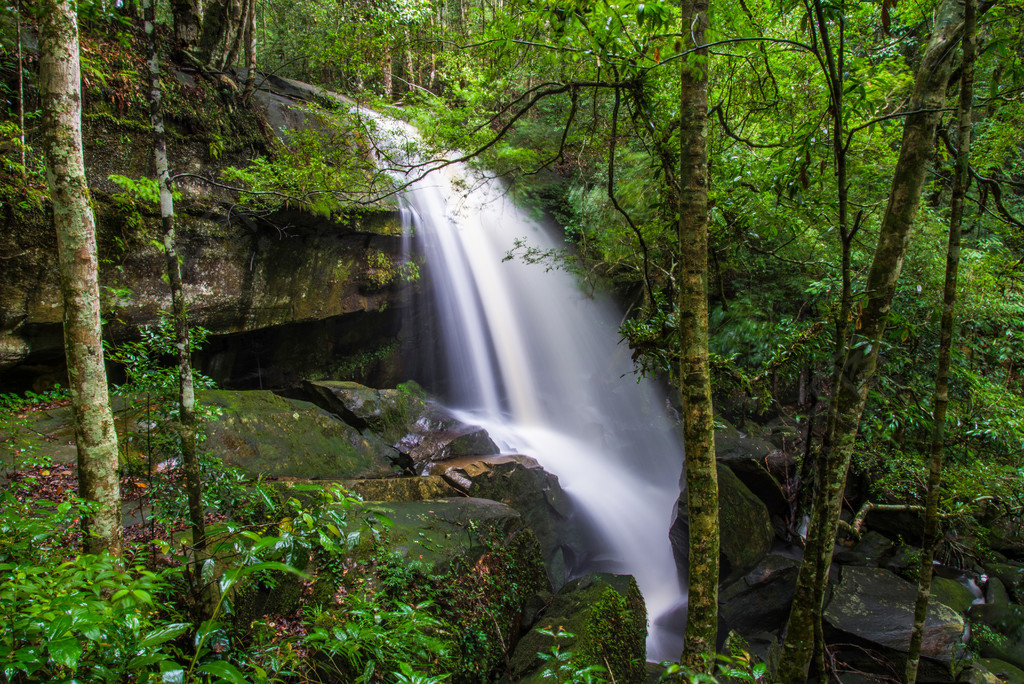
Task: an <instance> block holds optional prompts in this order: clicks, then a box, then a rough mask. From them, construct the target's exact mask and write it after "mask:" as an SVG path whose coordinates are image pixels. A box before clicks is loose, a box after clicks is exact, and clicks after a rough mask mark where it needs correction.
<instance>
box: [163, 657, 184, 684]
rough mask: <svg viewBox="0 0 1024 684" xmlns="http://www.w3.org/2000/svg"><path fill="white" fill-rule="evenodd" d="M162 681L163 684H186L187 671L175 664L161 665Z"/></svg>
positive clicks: (165, 663) (164, 663) (166, 663)
mask: <svg viewBox="0 0 1024 684" xmlns="http://www.w3.org/2000/svg"><path fill="white" fill-rule="evenodd" d="M160 679H161V681H162V682H163V684H185V670H184V668H182V667H181V666H180V665H178V664H177V663H174V662H163V663H160Z"/></svg>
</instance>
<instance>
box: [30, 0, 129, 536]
mask: <svg viewBox="0 0 1024 684" xmlns="http://www.w3.org/2000/svg"><path fill="white" fill-rule="evenodd" d="M39 10H40V12H39V18H40V19H39V91H40V95H41V96H42V105H43V122H42V123H43V154H44V155H45V158H46V178H47V182H48V184H49V187H50V198H51V201H52V202H53V223H54V228H55V229H56V232H57V250H58V258H59V262H60V280H61V295H62V297H63V301H64V353H65V355H66V357H67V364H68V380H69V386H70V390H71V407H72V411H73V413H74V418H75V438H76V440H77V443H78V494H79V496H80V497H82V498H83V499H85V500H86V501H90V502H93V503H95V504H97V506H98V507H97V508H96V510H95V512H94V513H90V514H88V515H84V516H83V517H82V529H83V531H84V532H85V550H86V552H88V553H99V552H101V551H104V550H106V551H109V552H110V553H112V554H114V555H118V556H119V555H120V554H121V493H120V485H119V482H118V474H117V466H118V453H117V434H116V433H115V432H114V419H113V416H112V415H111V413H110V402H109V399H108V395H107V373H106V369H105V368H104V366H103V343H102V330H101V327H100V292H99V279H98V275H97V261H96V224H95V221H94V218H93V213H92V207H91V206H90V203H89V188H88V185H87V184H86V179H85V163H84V159H83V155H82V109H81V104H82V94H81V74H80V70H79V63H78V24H77V18H76V15H75V10H74V7H73V5H72V4H71V3H70V2H69V0H41V4H40V6H39Z"/></svg>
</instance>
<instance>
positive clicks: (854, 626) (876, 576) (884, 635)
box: [824, 566, 964, 662]
mask: <svg viewBox="0 0 1024 684" xmlns="http://www.w3.org/2000/svg"><path fill="white" fill-rule="evenodd" d="M839 576H840V580H839V584H838V585H837V586H836V587H835V590H834V591H833V593H832V600H831V601H829V603H828V606H827V607H826V608H825V613H824V619H825V621H826V622H827V623H828V624H829V625H831V626H832V627H833V628H834V629H835V630H837V631H839V632H842V633H845V634H849V635H852V636H854V637H857V638H860V639H863V640H865V641H867V642H870V643H872V644H876V645H878V646H881V647H883V648H885V649H889V650H892V651H897V652H902V653H904V654H905V653H906V652H907V648H908V646H909V644H910V632H911V628H912V627H913V608H914V600H915V598H916V596H917V587H916V585H913V584H911V583H910V582H907V581H906V580H903V579H900V578H899V577H897V576H896V575H895V574H893V573H892V572H890V571H888V570H884V569H882V568H866V567H858V566H845V567H843V568H841V570H840V575H839ZM963 633H964V619H963V617H961V616H960V615H959V614H958V613H957V612H956V611H954V610H953V609H951V608H949V607H948V606H945V605H943V604H941V603H938V602H929V606H928V616H927V619H926V621H925V631H924V642H923V644H922V646H921V653H922V655H923V656H925V657H927V658H932V659H935V660H940V661H943V662H948V661H950V660H951V659H952V655H953V649H954V647H955V646H956V645H957V644H959V643H960V641H961V638H962V637H963Z"/></svg>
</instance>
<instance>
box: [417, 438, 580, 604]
mask: <svg viewBox="0 0 1024 684" xmlns="http://www.w3.org/2000/svg"><path fill="white" fill-rule="evenodd" d="M424 472H425V473H430V474H431V475H439V476H440V477H442V478H443V479H444V480H445V481H447V482H448V483H450V484H451V485H452V486H453V487H455V488H457V489H458V490H459V491H461V492H462V493H464V494H467V495H469V496H475V497H480V498H483V499H492V500H494V501H500V502H502V503H504V504H507V505H509V506H511V507H512V508H514V509H515V510H517V511H519V513H520V514H521V515H522V516H523V520H524V521H525V522H526V524H527V525H528V526H529V528H530V529H531V530H533V533H534V534H535V535H536V536H537V541H538V542H540V547H541V552H542V553H543V554H544V567H545V568H546V569H547V573H548V578H549V579H550V580H551V583H552V585H553V586H554V587H555V589H558V588H560V587H561V586H562V585H563V584H565V583H566V581H567V580H568V579H569V576H570V574H571V573H572V570H573V568H574V565H575V562H576V561H577V560H579V559H580V557H581V555H582V536H583V530H582V529H581V527H580V523H579V520H578V519H577V518H576V516H575V509H574V506H573V502H572V500H571V499H570V498H569V496H568V495H567V494H566V493H565V492H564V491H563V490H562V487H561V485H560V484H559V483H558V478H557V477H556V476H555V475H552V474H551V473H549V472H547V471H546V470H544V469H543V468H541V467H540V464H539V463H537V461H535V460H534V459H532V458H530V457H529V456H522V455H518V454H501V455H496V456H483V457H466V458H458V459H452V460H448V461H441V462H438V463H432V464H429V466H428V467H427V468H426V469H425V470H424Z"/></svg>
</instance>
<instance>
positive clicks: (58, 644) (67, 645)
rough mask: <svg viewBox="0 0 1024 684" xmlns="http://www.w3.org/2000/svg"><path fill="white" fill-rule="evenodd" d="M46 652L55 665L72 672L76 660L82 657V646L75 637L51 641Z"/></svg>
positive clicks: (76, 662)
mask: <svg viewBox="0 0 1024 684" xmlns="http://www.w3.org/2000/svg"><path fill="white" fill-rule="evenodd" d="M47 650H48V651H49V652H50V658H52V659H53V661H54V662H55V663H57V664H58V665H63V666H64V667H67V668H70V669H72V670H73V669H75V666H76V665H78V660H79V659H80V658H81V657H82V645H81V644H80V643H78V639H76V638H75V637H69V638H67V639H58V640H57V641H51V642H49V643H48V644H47Z"/></svg>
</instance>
